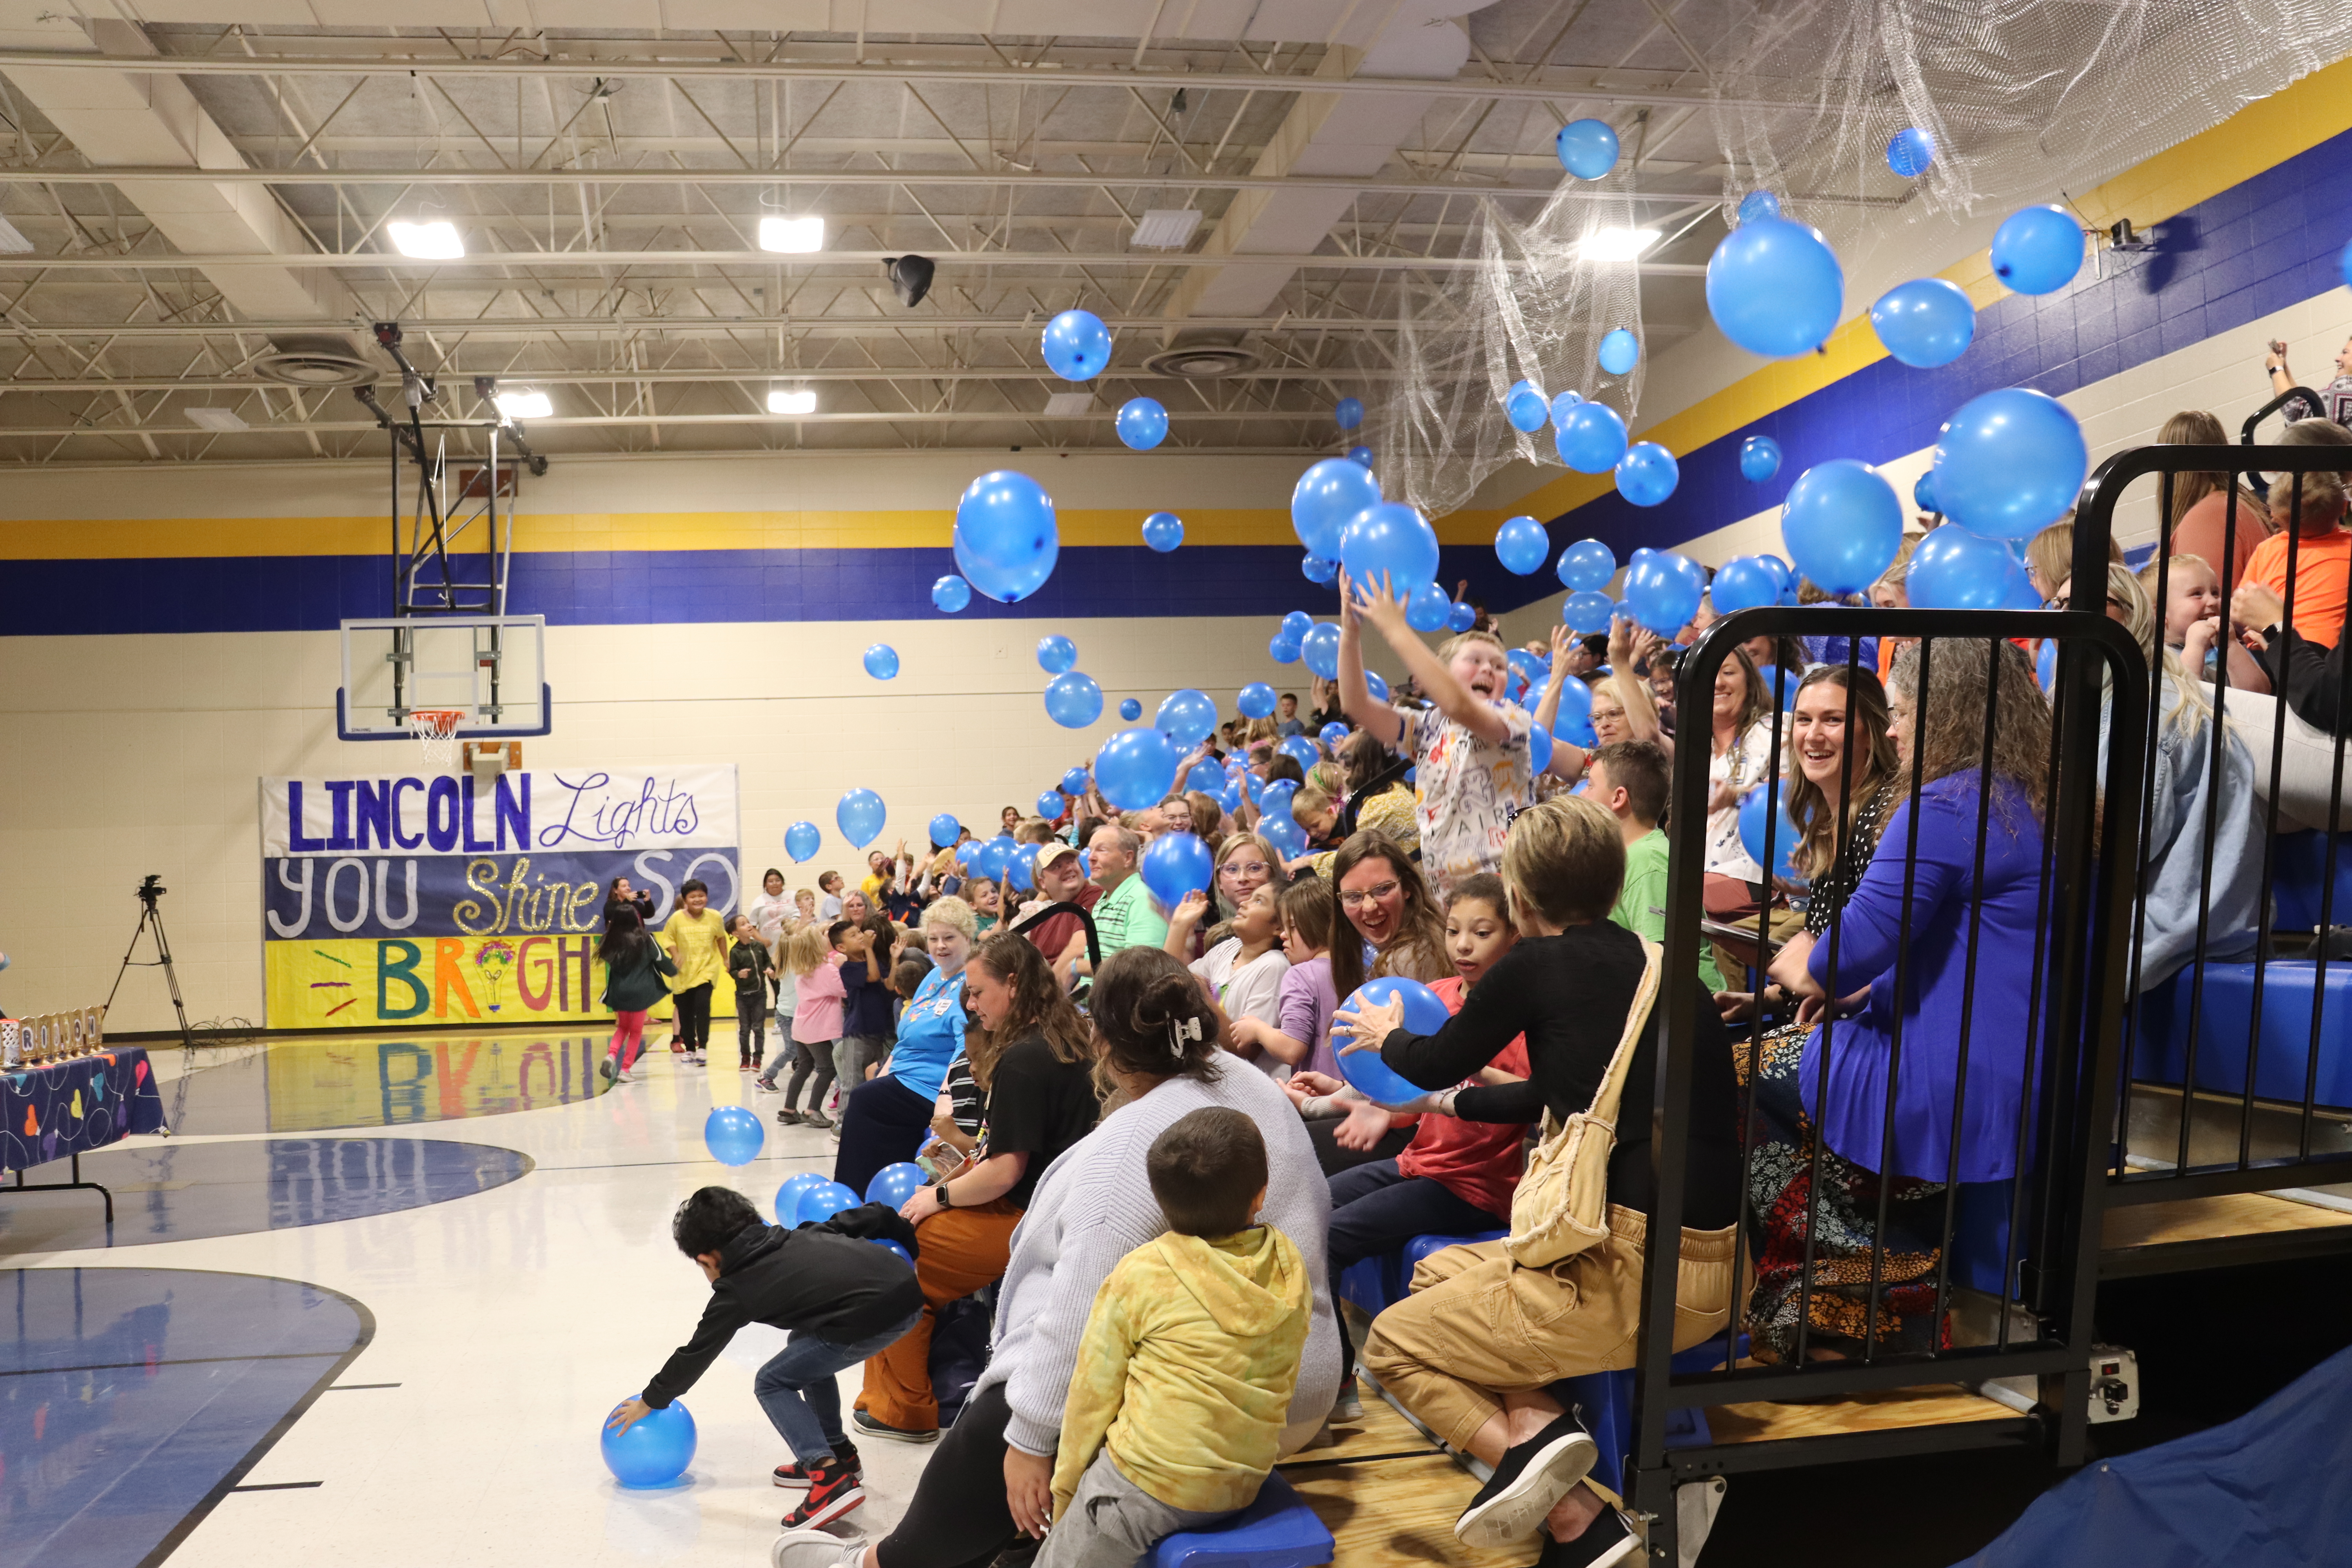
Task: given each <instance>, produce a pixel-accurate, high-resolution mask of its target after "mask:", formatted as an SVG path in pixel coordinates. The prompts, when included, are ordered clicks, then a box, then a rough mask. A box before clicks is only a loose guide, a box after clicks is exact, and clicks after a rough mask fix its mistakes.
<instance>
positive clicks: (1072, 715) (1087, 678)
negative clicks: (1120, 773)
mask: <svg viewBox="0 0 2352 1568" xmlns="http://www.w3.org/2000/svg"><path fill="white" fill-rule="evenodd" d="M1102 710H1103V694H1102V688H1101V687H1099V686H1097V685H1096V684H1095V678H1094V677H1093V676H1091V675H1088V674H1087V673H1085V672H1084V671H1083V670H1076V669H1066V670H1064V671H1063V672H1062V673H1061V674H1059V675H1057V676H1055V677H1054V679H1051V680H1049V681H1047V682H1045V717H1046V718H1048V719H1051V720H1052V721H1054V722H1055V723H1056V724H1059V725H1060V726H1061V727H1062V728H1063V729H1065V730H1083V729H1085V728H1086V727H1087V725H1089V724H1091V723H1093V722H1094V721H1096V720H1097V719H1099V718H1101V717H1102ZM1129 717H1130V718H1131V717H1133V715H1131V714H1130V715H1129Z"/></svg>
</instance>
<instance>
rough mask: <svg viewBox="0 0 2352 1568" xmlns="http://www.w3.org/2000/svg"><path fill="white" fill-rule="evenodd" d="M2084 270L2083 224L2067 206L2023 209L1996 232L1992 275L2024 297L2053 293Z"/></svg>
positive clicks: (2009, 218) (2002, 223)
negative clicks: (2026, 295)
mask: <svg viewBox="0 0 2352 1568" xmlns="http://www.w3.org/2000/svg"><path fill="white" fill-rule="evenodd" d="M2082 269H2083V225H2082V221H2081V220H2080V219H2078V218H2077V217H2075V216H2074V214H2073V213H2070V212H2068V211H2067V210H2066V209H2065V208H2064V207H2059V206H2039V207H2020V208H2018V209H2017V211H2015V212H2013V213H2011V214H2010V215H2009V216H2007V217H2005V218H2003V219H2001V220H2000V227H1999V228H1997V229H1995V230H1993V235H1992V275H1993V276H1994V277H1996V278H1998V279H2000V280H2001V281H2002V282H2003V283H2006V284H2008V285H2009V286H2010V287H2011V289H2015V290H2016V291H2017V292H2019V293H2021V294H2049V293H2054V292H2055V291H2057V290H2058V289H2063V288H2064V287H2066V285H2067V284H2069V283H2071V282H2073V281H2074V274H2075V273H2077V272H2079V271H2081V270H2082Z"/></svg>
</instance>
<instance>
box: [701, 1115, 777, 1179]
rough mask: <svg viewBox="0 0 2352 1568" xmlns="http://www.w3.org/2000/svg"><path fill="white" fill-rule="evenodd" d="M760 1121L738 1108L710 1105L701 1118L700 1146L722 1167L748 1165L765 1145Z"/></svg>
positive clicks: (757, 1156)
mask: <svg viewBox="0 0 2352 1568" xmlns="http://www.w3.org/2000/svg"><path fill="white" fill-rule="evenodd" d="M765 1141H766V1139H765V1134H764V1133H763V1131H761V1127H760V1119H759V1118H758V1117H757V1116H754V1115H753V1114H752V1113H751V1112H750V1111H748V1110H744V1109H743V1108H742V1107H741V1106H740V1105H714V1106H712V1107H711V1108H710V1114H709V1115H708V1116H706V1117H704V1118H703V1119H702V1142H703V1146H704V1147H706V1148H708V1149H709V1151H710V1157H711V1158H712V1159H714V1160H716V1161H718V1162H719V1163H720V1164H722V1165H748V1164H750V1163H751V1162H752V1161H754V1160H756V1159H758V1158H759V1157H760V1145H761V1143H762V1142H765Z"/></svg>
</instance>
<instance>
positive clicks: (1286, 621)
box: [1282, 610, 1315, 642]
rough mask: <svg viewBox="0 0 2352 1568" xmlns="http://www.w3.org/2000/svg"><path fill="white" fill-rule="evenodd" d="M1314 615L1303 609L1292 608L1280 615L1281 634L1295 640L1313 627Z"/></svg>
mask: <svg viewBox="0 0 2352 1568" xmlns="http://www.w3.org/2000/svg"><path fill="white" fill-rule="evenodd" d="M1314 626H1315V617H1314V616H1310V615H1308V614H1307V612H1306V611H1304V610H1293V611H1291V612H1290V613H1289V614H1288V615H1286V616H1283V617H1282V632H1283V635H1284V636H1285V637H1288V638H1290V640H1291V641H1293V642H1297V640H1298V639H1299V638H1300V637H1305V636H1306V635H1307V633H1308V632H1309V631H1311V630H1312V629H1313V628H1314Z"/></svg>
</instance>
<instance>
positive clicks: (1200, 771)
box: [1184, 761, 1225, 796]
mask: <svg viewBox="0 0 2352 1568" xmlns="http://www.w3.org/2000/svg"><path fill="white" fill-rule="evenodd" d="M1184 788H1185V789H1187V790H1198V791H1200V792H1201V793H1202V795H1211V796H1214V795H1223V794H1224V793H1225V770H1224V769H1223V768H1221V767H1219V766H1217V764H1216V763H1212V762H1205V761H1203V762H1198V763H1193V764H1192V772H1191V773H1186V774H1185V775H1184Z"/></svg>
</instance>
